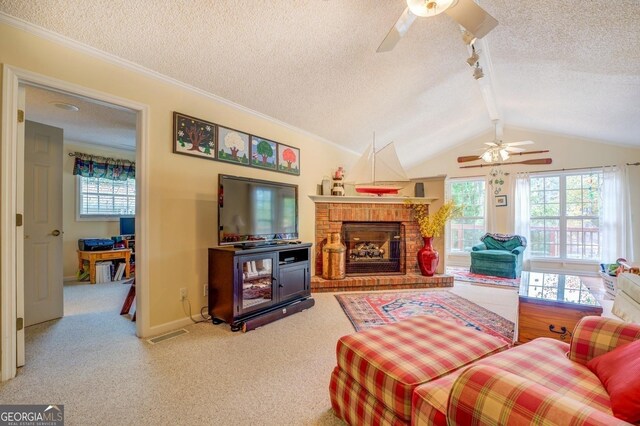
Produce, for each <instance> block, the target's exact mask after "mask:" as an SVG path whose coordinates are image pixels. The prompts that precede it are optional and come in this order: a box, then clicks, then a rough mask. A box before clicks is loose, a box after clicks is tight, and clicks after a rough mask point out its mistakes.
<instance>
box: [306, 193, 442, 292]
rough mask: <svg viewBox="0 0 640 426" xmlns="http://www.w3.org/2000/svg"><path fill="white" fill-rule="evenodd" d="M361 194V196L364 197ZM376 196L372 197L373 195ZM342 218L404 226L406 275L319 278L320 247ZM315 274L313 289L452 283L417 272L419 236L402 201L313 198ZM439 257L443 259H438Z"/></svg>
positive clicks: (374, 288) (338, 289)
mask: <svg viewBox="0 0 640 426" xmlns="http://www.w3.org/2000/svg"><path fill="white" fill-rule="evenodd" d="M363 198H364V197H363ZM373 200H375V199H373ZM342 222H397V223H400V224H401V225H402V227H403V229H404V234H405V241H404V245H405V259H402V260H401V269H402V270H405V271H406V274H405V275H380V274H376V275H372V276H357V277H346V278H345V279H342V280H324V279H322V277H321V275H322V248H323V247H324V245H325V244H326V243H327V234H328V233H330V232H340V231H341V228H342ZM315 234H316V241H315V255H316V256H315V259H316V264H315V267H316V274H317V275H316V276H314V277H312V278H311V291H312V292H330V291H346V290H352V291H354V290H386V289H405V288H425V287H451V286H453V277H452V276H449V275H436V276H433V277H424V276H422V275H421V274H420V269H419V267H418V261H417V260H416V256H415V254H416V253H417V252H418V250H419V249H420V248H421V247H422V237H421V236H420V231H419V229H418V224H417V223H416V221H415V220H414V219H413V212H412V210H411V209H410V208H408V206H407V205H406V204H404V203H402V202H397V203H390V202H375V201H372V202H363V201H360V200H359V201H358V202H353V203H352V202H339V201H337V200H336V201H335V202H334V201H333V200H332V201H330V202H323V201H316V232H315ZM441 261H442V259H441Z"/></svg>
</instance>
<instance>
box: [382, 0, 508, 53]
mask: <svg viewBox="0 0 640 426" xmlns="http://www.w3.org/2000/svg"><path fill="white" fill-rule="evenodd" d="M442 12H444V13H446V14H447V15H449V16H450V17H452V18H453V19H454V20H455V21H456V22H457V23H458V24H460V25H461V26H462V27H464V28H465V29H466V30H467V32H468V34H465V41H466V42H467V44H472V43H473V41H475V39H476V38H482V37H484V36H485V35H487V34H488V33H489V31H491V30H492V29H494V28H495V26H496V25H498V21H497V20H496V19H495V18H494V17H493V16H491V15H489V14H488V13H487V12H485V11H484V9H482V8H481V7H480V6H478V5H477V4H476V3H475V2H474V1H473V0H407V8H406V9H405V10H404V12H402V15H400V18H398V21H397V22H396V23H395V25H394V26H393V27H392V28H391V30H390V31H389V33H388V34H387V36H386V37H385V39H384V40H383V41H382V43H381V44H380V46H379V47H378V50H376V51H377V52H388V51H390V50H392V49H393V48H394V47H395V45H396V44H397V43H398V41H400V39H401V38H402V37H403V36H404V35H405V34H406V33H407V31H408V30H409V27H410V26H411V24H413V21H415V19H416V18H417V17H418V16H420V17H430V16H435V15H439V14H440V13H442Z"/></svg>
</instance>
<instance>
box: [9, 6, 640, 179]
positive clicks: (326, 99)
mask: <svg viewBox="0 0 640 426" xmlns="http://www.w3.org/2000/svg"><path fill="white" fill-rule="evenodd" d="M479 4H480V5H481V6H482V7H483V8H484V9H485V10H487V11H488V12H489V13H490V14H491V15H493V16H494V17H495V18H496V19H497V20H498V21H499V25H498V26H497V27H496V28H495V29H494V30H493V31H492V32H491V33H490V34H489V35H487V36H486V37H485V38H484V39H483V41H484V43H486V46H487V47H486V51H485V52H481V53H480V54H481V64H482V63H483V60H484V61H486V55H487V53H489V54H490V57H491V62H492V73H491V77H492V81H493V85H492V86H493V89H494V92H495V95H496V96H495V99H496V104H497V107H498V111H499V113H500V116H501V117H502V120H503V123H504V125H505V126H514V127H521V128H529V129H532V130H544V131H549V132H555V133H560V134H565V135H573V136H578V137H584V138H588V139H594V140H601V141H604V142H608V143H613V144H622V145H631V146H640V136H639V135H640V25H638V22H640V2H638V1H637V0H617V1H615V2H605V3H602V2H595V1H579V0H569V1H557V0H537V1H535V2H532V1H524V0H480V1H479ZM405 7H406V2H405V1H404V0H375V1H374V0H326V1H320V0H304V1H303V0H272V1H255V0H254V1H248V0H247V1H245V0H216V1H212V2H210V1H157V0H131V1H114V0H92V1H85V0H66V1H65V0H61V1H53V0H41V1H29V2H27V1H23V0H0V11H2V12H4V13H6V14H9V15H12V16H14V17H17V18H19V19H22V20H25V21H28V22H30V23H33V24H35V25H38V26H41V27H44V28H45V29H48V30H51V31H54V32H56V33H59V34H62V35H64V36H67V37H69V38H72V39H75V40H77V41H79V42H81V43H84V44H87V45H89V46H92V47H95V48H97V49H100V50H103V51H105V52H108V53H111V54H114V55H116V56H118V57H121V58H124V59H126V60H129V61H132V62H135V63H137V64H140V65H142V66H144V67H147V68H149V69H151V70H154V71H157V72H159V73H162V74H164V75H166V76H169V77H172V78H174V79H177V80H180V81H182V82H185V83H188V84H190V85H193V86H195V87H197V88H200V89H202V90H205V91H207V92H210V93H212V94H215V95H218V96H221V97H223V98H226V99H228V100H230V101H233V102H235V103H237V104H240V105H243V106H245V107H248V108H251V109H254V110H256V111H259V112H261V113H263V114H266V115H269V116H271V117H274V118H276V119H279V120H281V121H284V122H286V123H289V124H291V125H293V126H296V127H299V128H301V129H304V130H306V131H308V132H311V133H314V134H316V135H318V136H320V137H322V138H325V139H328V140H330V141H333V142H335V143H337V144H340V145H342V146H345V147H347V148H349V149H352V150H354V151H359V152H361V151H364V148H365V146H366V145H367V144H368V143H369V142H370V140H371V135H372V132H373V131H375V132H376V135H377V139H378V141H380V144H381V145H384V144H386V143H387V142H390V141H392V140H393V141H395V142H396V145H397V147H398V153H399V156H400V159H401V161H402V163H403V165H404V166H405V167H411V166H414V165H416V164H418V163H420V162H421V161H423V160H425V159H427V158H429V157H430V156H433V155H435V154H437V153H439V152H442V151H444V150H447V149H449V148H450V147H452V146H454V145H457V144H460V143H463V142H464V141H465V140H467V139H469V138H470V137H472V136H476V135H479V134H482V133H485V132H487V131H489V130H490V129H492V123H491V120H490V118H489V115H488V112H487V108H486V106H485V103H484V102H483V98H482V96H481V93H480V88H479V85H478V83H477V82H476V81H475V80H474V79H473V77H472V75H471V74H472V69H471V68H470V67H469V66H468V65H467V64H466V62H465V60H466V58H467V57H468V56H469V53H468V51H467V47H466V46H465V44H464V43H463V42H462V40H461V36H460V28H459V26H458V25H457V24H456V23H455V22H454V21H453V20H451V18H449V17H448V16H447V15H445V14H442V15H438V16H435V17H431V18H418V20H416V22H415V23H414V24H413V26H412V27H411V28H410V30H409V32H408V33H407V35H406V36H405V37H404V38H403V39H402V40H401V41H400V42H399V43H398V45H397V46H396V47H395V49H394V50H393V51H391V52H387V53H376V48H377V47H378V45H379V44H380V42H381V41H382V39H383V38H384V36H385V35H386V34H387V32H388V31H389V29H390V28H391V26H392V25H393V24H394V22H395V21H396V19H397V18H398V17H399V16H400V14H401V13H402V11H403V10H404V8H405ZM483 55H484V59H482V58H483ZM185 112H187V113H188V111H185ZM203 118H207V119H210V120H212V121H216V118H215V117H203ZM221 124H224V123H221ZM247 130H248V131H250V130H251V129H247ZM290 142H292V143H294V142H295V141H290Z"/></svg>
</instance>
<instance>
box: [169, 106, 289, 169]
mask: <svg viewBox="0 0 640 426" xmlns="http://www.w3.org/2000/svg"><path fill="white" fill-rule="evenodd" d="M172 145H173V152H174V153H176V154H184V155H191V156H194V157H201V158H206V159H208V160H217V161H224V162H226V163H233V164H237V165H239V166H248V167H255V168H258V169H264V170H272V171H274V172H280V173H286V174H290V175H295V176H300V149H299V148H295V147H293V146H289V145H286V144H283V143H280V142H276V141H272V140H269V139H265V138H263V137H260V136H255V135H252V134H250V133H246V132H243V131H240V130H236V129H232V128H230V127H225V126H221V125H219V124H215V123H211V122H208V121H205V120H201V119H199V118H195V117H191V116H189V115H186V114H182V113H179V112H176V111H174V112H173V142H172Z"/></svg>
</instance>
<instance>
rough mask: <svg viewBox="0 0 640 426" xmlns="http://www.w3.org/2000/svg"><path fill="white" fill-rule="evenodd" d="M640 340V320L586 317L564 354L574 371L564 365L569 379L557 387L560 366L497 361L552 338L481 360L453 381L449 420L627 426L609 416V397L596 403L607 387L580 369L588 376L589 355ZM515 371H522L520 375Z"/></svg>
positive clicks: (475, 422) (497, 423) (467, 422)
mask: <svg viewBox="0 0 640 426" xmlns="http://www.w3.org/2000/svg"><path fill="white" fill-rule="evenodd" d="M639 339H640V324H634V323H624V322H621V321H618V320H615V319H609V318H603V317H593V316H590V317H584V318H582V319H581V320H580V322H579V323H578V324H577V325H576V328H575V330H574V333H573V337H572V338H571V344H570V345H569V352H568V353H567V354H566V358H567V362H569V363H573V364H574V365H576V367H575V370H573V373H571V372H570V371H571V370H570V369H564V371H563V374H565V375H566V377H564V378H563V380H564V381H565V383H564V384H563V386H562V387H556V388H555V389H554V386H552V385H551V382H552V381H553V380H554V375H557V374H559V372H560V371H562V369H559V370H558V369H555V371H554V369H551V368H547V367H544V366H538V368H539V369H540V373H539V374H537V375H531V374H524V373H523V372H524V371H525V370H524V369H523V368H507V367H508V366H509V365H511V364H510V363H507V364H505V363H502V365H501V363H500V362H496V361H498V359H497V358H499V357H500V356H504V355H507V354H508V353H509V352H511V353H512V354H513V353H514V352H515V351H523V350H526V349H527V348H529V349H531V350H533V349H534V347H535V345H536V344H537V343H541V342H543V341H544V340H549V339H536V340H534V341H532V342H529V343H527V344H524V345H522V346H519V347H516V348H514V349H511V351H507V352H506V353H503V354H502V355H496V356H495V357H491V358H488V359H487V360H486V361H484V362H483V361H480V362H478V363H476V364H474V365H472V366H471V367H469V368H468V369H466V370H464V371H463V372H462V373H461V374H460V375H459V376H458V378H457V379H455V381H454V383H453V385H452V387H451V391H450V393H449V399H448V410H447V421H448V424H449V425H479V424H483V425H500V424H539V423H542V422H543V421H544V423H545V424H549V425H558V426H560V425H562V426H564V425H567V426H569V425H572V426H586V425H627V426H629V425H630V424H629V423H627V422H625V421H623V420H620V419H618V418H616V417H614V416H613V415H612V414H611V412H610V408H608V406H610V402H609V401H606V403H605V406H606V411H605V410H604V409H603V408H605V407H603V406H602V404H601V403H598V401H599V399H601V398H598V397H597V394H598V393H600V394H602V392H605V393H604V394H603V395H606V398H607V399H608V395H607V394H606V391H604V390H603V389H600V390H599V389H598V388H597V385H595V386H594V384H593V381H588V380H585V379H584V377H581V376H580V375H579V374H577V373H579V372H580V371H581V370H583V371H584V372H586V374H593V373H591V372H588V369H586V367H583V365H584V364H586V363H587V362H588V361H589V360H590V359H593V358H594V357H596V356H598V355H602V354H604V353H607V352H609V351H612V350H613V349H615V348H617V347H619V346H621V345H625V344H629V343H631V342H634V341H636V340H639ZM531 356H533V352H532V353H531ZM530 358H531V357H530ZM578 364H580V366H577V365H578ZM511 366H512V367H513V365H511ZM508 369H511V370H512V371H507V370H508ZM517 371H519V372H520V374H516V372H517ZM596 383H597V382H596ZM577 396H580V398H578V397H577ZM601 402H604V401H601Z"/></svg>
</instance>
